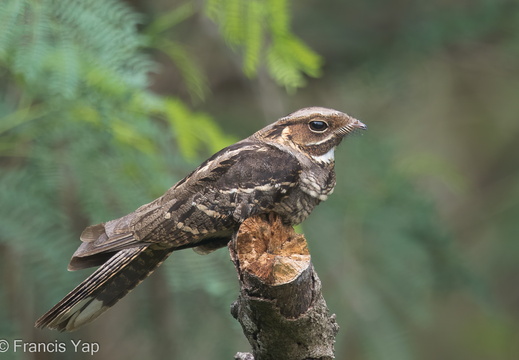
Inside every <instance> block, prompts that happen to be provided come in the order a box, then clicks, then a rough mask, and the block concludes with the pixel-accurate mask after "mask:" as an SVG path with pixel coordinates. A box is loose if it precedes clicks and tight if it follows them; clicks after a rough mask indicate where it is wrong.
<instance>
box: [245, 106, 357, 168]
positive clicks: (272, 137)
mask: <svg viewBox="0 0 519 360" xmlns="http://www.w3.org/2000/svg"><path fill="white" fill-rule="evenodd" d="M358 129H367V126H366V125H364V124H363V123H362V122H360V121H359V120H357V119H355V118H353V117H351V116H349V115H347V114H345V113H342V112H340V111H337V110H333V109H327V108H322V107H309V108H304V109H301V110H297V111H296V112H293V113H291V114H289V115H287V116H285V117H283V118H281V119H279V120H278V121H276V122H275V123H273V124H271V125H269V126H267V127H266V128H264V129H262V130H260V131H258V132H257V133H256V134H254V135H253V136H254V137H256V138H258V139H261V140H263V141H266V142H275V143H280V144H283V145H285V146H288V147H290V148H293V149H295V150H297V151H300V152H302V153H304V154H305V155H307V156H310V157H312V158H313V159H314V160H316V161H318V162H331V161H332V160H333V152H334V149H335V147H336V146H337V145H339V144H340V142H341V141H342V139H344V137H345V136H346V135H348V134H350V133H352V132H353V131H355V130H358Z"/></svg>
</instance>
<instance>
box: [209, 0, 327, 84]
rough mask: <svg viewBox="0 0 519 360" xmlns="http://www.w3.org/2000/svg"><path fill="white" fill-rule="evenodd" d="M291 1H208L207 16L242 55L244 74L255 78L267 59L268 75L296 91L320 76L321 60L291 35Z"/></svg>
mask: <svg viewBox="0 0 519 360" xmlns="http://www.w3.org/2000/svg"><path fill="white" fill-rule="evenodd" d="M289 10H290V9H289V2H288V0H280V1H278V0H268V1H259V0H249V1H241V0H209V1H207V2H206V13H207V14H208V16H209V17H210V18H211V19H213V20H214V21H215V22H216V23H218V24H219V25H220V28H221V30H222V34H223V36H224V38H225V39H226V40H227V42H228V43H229V44H230V45H231V46H232V47H233V48H236V49H239V50H241V51H242V53H243V72H244V73H245V75H247V76H249V77H252V76H254V75H256V73H257V71H258V67H259V66H260V64H261V63H262V60H264V59H265V58H264V57H266V64H267V68H268V72H269V74H270V75H271V76H272V77H273V79H274V80H275V81H276V83H278V84H279V85H280V86H284V87H285V88H286V89H287V90H289V91H293V90H295V89H296V88H298V87H301V86H303V85H304V84H305V76H313V77H316V76H319V74H320V68H321V65H322V59H321V58H320V57H319V55H317V54H316V53H315V52H313V51H312V50H311V49H310V48H309V47H308V46H306V45H304V44H303V42H302V41H301V40H299V39H298V38H297V37H296V36H295V35H293V34H292V32H291V31H290V15H289Z"/></svg>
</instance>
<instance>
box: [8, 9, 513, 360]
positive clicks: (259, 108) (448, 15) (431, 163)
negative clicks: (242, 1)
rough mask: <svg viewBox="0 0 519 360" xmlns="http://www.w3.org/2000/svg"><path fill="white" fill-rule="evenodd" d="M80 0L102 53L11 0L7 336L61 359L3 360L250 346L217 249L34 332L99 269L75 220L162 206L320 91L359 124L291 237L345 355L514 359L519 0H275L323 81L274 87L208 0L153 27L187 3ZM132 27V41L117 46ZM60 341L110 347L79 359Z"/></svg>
mask: <svg viewBox="0 0 519 360" xmlns="http://www.w3.org/2000/svg"><path fill="white" fill-rule="evenodd" d="M234 2H235V3H236V1H234ZM16 3H19V4H23V6H25V7H26V10H25V11H26V13H25V15H24V16H22V15H20V16H17V17H15V16H13V17H9V16H10V15H9V14H14V13H16V12H17V11H18V14H23V12H21V10H19V9H18V10H17V9H16V6H15V5H13V4H16ZM86 3H88V4H90V5H89V6H92V8H93V9H97V7H99V9H101V8H102V7H103V6H107V9H106V11H105V10H99V13H97V15H96V12H95V11H94V10H92V13H93V14H94V16H93V17H88V16H87V15H88V14H89V12H88V11H85V9H76V10H74V9H73V10H70V11H69V10H67V11H69V12H70V16H71V17H75V18H77V19H79V20H78V21H77V23H75V24H81V23H85V24H88V23H89V22H90V23H91V25H89V26H86V28H85V29H87V30H86V32H85V33H86V34H89V35H88V36H91V37H92V38H94V36H97V35H98V36H99V39H101V40H95V41H99V42H98V43H96V44H101V43H102V42H103V41H106V42H107V45H106V46H100V45H99V47H94V46H93V45H92V46H90V45H91V44H93V43H94V40H92V43H89V42H88V41H89V40H88V41H87V40H78V39H77V38H75V37H74V34H76V32H77V31H78V28H79V27H78V26H77V25H74V24H69V23H68V22H67V21H63V19H67V17H64V16H63V14H64V13H65V10H63V13H59V11H62V9H61V8H60V9H57V8H58V7H60V6H59V5H56V3H53V4H54V5H50V4H51V2H36V1H20V2H17V1H6V2H5V4H4V5H1V6H2V8H1V10H2V12H1V14H3V15H1V16H2V18H0V20H2V21H0V24H3V25H0V27H1V26H3V27H2V28H1V29H2V31H1V32H2V34H3V35H0V60H1V61H0V94H1V98H0V166H1V170H0V193H1V195H0V229H1V230H0V259H1V261H0V277H1V278H0V281H1V282H0V305H1V306H0V338H2V339H7V340H8V341H9V342H10V343H12V341H13V340H14V339H22V340H23V341H24V342H31V341H32V342H34V341H36V342H46V343H49V342H55V341H58V342H66V343H67V351H66V352H64V353H41V352H40V353H20V352H16V353H14V352H13V351H11V350H9V351H8V352H6V353H4V354H1V355H0V357H1V358H13V359H72V358H74V359H78V358H82V359H83V358H84V359H90V358H96V359H128V358H130V359H131V358H156V359H163V358H171V359H231V358H232V357H233V355H234V354H235V353H236V352H237V351H248V349H249V345H248V344H247V342H246V340H245V338H244V336H243V334H242V333H241V329H240V327H239V324H238V323H237V322H236V321H235V320H234V319H233V318H232V317H231V315H230V311H229V306H230V304H231V303H232V301H234V299H235V298H236V296H237V291H238V289H237V279H236V275H235V271H234V268H233V266H232V264H231V262H230V261H229V257H228V254H227V252H226V250H225V249H222V250H219V251H217V252H215V253H213V254H210V255H207V256H204V257H202V256H198V255H196V254H194V253H193V252H192V251H190V250H187V251H182V252H179V253H175V254H173V255H172V257H171V258H170V259H169V260H168V261H167V262H166V263H165V264H164V265H163V266H162V267H161V268H160V269H159V270H158V271H157V272H156V273H155V274H153V276H151V277H150V278H149V279H148V280H146V281H145V282H144V283H143V284H142V285H141V286H139V287H138V289H136V290H135V291H134V292H132V293H131V294H130V295H129V296H128V297H127V298H125V299H124V300H122V301H121V302H120V303H118V304H117V306H116V307H114V308H113V309H111V310H110V311H109V312H108V313H106V314H105V315H103V316H102V317H101V318H100V319H99V320H97V321H96V322H94V323H93V324H91V325H89V326H87V327H85V328H84V329H81V330H79V331H77V332H75V333H72V334H59V333H57V332H51V331H49V330H36V329H33V328H32V324H33V322H34V321H35V320H36V318H37V317H38V316H39V315H41V314H42V313H43V312H45V311H46V310H47V309H48V308H49V307H50V306H52V305H54V303H55V302H56V301H58V300H59V299H61V297H62V296H64V295H65V294H66V293H67V292H68V291H69V290H71V289H72V288H73V286H75V285H76V284H77V283H79V282H80V281H81V280H82V279H84V278H85V277H86V276H87V275H88V273H89V272H88V271H83V272H79V273H68V272H67V271H66V265H67V263H68V260H69V258H70V255H71V254H72V252H73V251H74V249H75V248H76V247H77V246H78V244H79V240H78V238H79V234H80V233H81V231H82V229H83V228H84V227H85V226H87V225H89V224H92V223H97V222H100V221H105V220H109V219H112V218H115V217H118V216H122V215H124V214H126V213H128V212H130V211H132V210H134V209H135V208H136V207H138V206H139V205H141V204H143V203H146V202H148V201H151V200H153V199H154V198H155V197H157V196H160V195H161V194H162V193H163V192H164V191H165V190H166V189H167V188H168V187H170V186H171V185H173V184H174V183H175V182H176V181H178V180H179V179H181V178H182V177H183V176H185V175H186V174H187V173H188V172H189V171H190V170H192V169H193V168H194V167H195V166H196V165H198V163H200V162H201V161H202V160H204V159H205V158H206V157H207V156H209V155H210V154H211V153H212V152H214V151H216V150H218V149H220V148H222V147H223V146H225V145H228V144H231V143H232V142H233V141H236V140H238V139H241V138H243V137H246V136H248V135H250V134H251V133H252V132H254V131H256V130H258V129H260V128H261V127H263V126H265V125H266V124H268V123H270V122H272V121H274V120H276V119H277V118H279V117H281V116H283V115H285V114H287V113H289V112H291V111H294V110H296V109H298V108H301V107H306V106H313V105H316V106H325V107H331V108H335V109H337V110H341V111H344V112H347V113H349V114H350V115H353V116H355V117H357V118H359V119H361V120H362V121H363V122H364V123H366V124H367V125H368V127H369V130H368V131H367V132H363V133H362V134H361V135H360V136H352V137H349V138H348V139H347V140H346V141H345V142H343V144H342V145H341V147H340V148H339V149H338V151H337V152H336V169H337V179H338V184H337V187H336V189H335V193H334V194H333V196H332V197H331V198H330V199H329V200H328V201H327V202H326V203H324V204H322V205H320V206H319V207H318V208H317V209H316V210H315V211H314V212H313V214H312V215H311V216H310V218H309V219H308V220H307V221H306V222H305V223H304V224H303V225H302V226H301V227H300V229H299V230H300V231H302V232H304V233H305V236H306V238H307V240H308V242H309V246H310V251H311V254H312V259H313V263H314V265H315V267H316V270H317V272H318V274H319V276H320V278H321V281H322V283H323V292H324V296H325V299H326V300H327V302H328V305H329V308H330V310H331V311H332V312H334V313H336V314H337V321H338V323H339V325H340V326H341V330H340V332H339V335H338V337H337V343H336V350H337V359H348V360H357V359H358V360H361V359H368V360H371V359H381V360H382V359H383V360H391V359H395V360H406V359H424V360H428V359H430V360H436V359H456V360H463V359H467V360H469V359H470V360H487V359H500V360H515V359H518V358H519V325H518V324H519V321H518V320H519V286H518V273H519V241H518V240H519V239H518V235H519V231H518V218H519V203H518V199H519V176H518V175H519V166H518V165H519V163H518V153H519V145H518V144H519V143H518V141H517V135H519V121H518V120H519V119H518V114H519V101H518V100H519V81H518V79H519V62H518V58H519V4H518V3H517V2H516V1H512V0H510V1H506V0H497V1H483V0H474V1H463V0H456V1H441V0H438V1H432V2H431V1H378V0H367V1H366V0H365V1H347V2H331V1H328V2H323V1H304V2H299V1H297V2H296V1H294V2H291V3H285V2H284V1H279V2H278V3H279V4H280V5H284V4H285V5H286V4H288V7H287V8H284V9H285V10H284V11H285V12H284V13H286V14H287V16H288V17H291V20H292V21H291V34H295V35H296V36H298V37H299V38H300V39H301V40H302V41H303V42H304V43H305V44H306V45H307V46H308V47H309V48H311V49H313V51H315V53H317V54H319V55H320V57H321V58H320V59H321V64H322V66H319V65H318V64H319V62H316V64H317V65H316V66H317V68H319V69H320V74H319V76H305V80H306V84H305V86H302V87H300V88H299V89H296V87H291V86H290V84H288V85H287V84H285V86H280V85H279V84H276V82H275V81H274V80H272V77H271V76H270V75H269V71H268V66H267V65H265V64H266V62H265V60H264V59H263V60H261V59H260V60H259V62H258V67H257V69H256V71H255V72H252V73H249V75H250V76H246V75H245V74H244V70H243V68H242V64H243V54H244V52H243V51H242V50H243V46H242V44H238V43H234V44H233V43H232V41H229V38H228V36H227V37H226V35H225V34H224V33H223V32H222V31H220V30H219V29H221V28H222V27H221V23H220V27H219V26H218V25H217V24H215V22H214V19H213V20H211V19H209V18H208V17H207V16H206V13H205V10H206V9H207V8H206V6H209V5H210V4H209V3H218V2H217V1H212V2H208V3H206V2H193V3H192V4H191V3H188V4H190V6H192V7H191V8H189V9H190V10H189V11H187V12H186V14H187V15H185V16H184V15H182V13H181V12H179V13H177V15H178V14H180V15H178V16H177V17H178V19H177V20H178V21H177V20H174V19H173V20H171V19H170V21H169V22H166V26H164V27H163V28H162V30H161V31H160V32H159V33H160V34H159V35H157V33H153V31H151V30H150V27H151V29H153V28H152V26H153V24H157V22H156V21H157V19H160V18H161V16H162V15H164V14H168V13H170V12H171V11H174V10H175V9H178V8H181V7H182V5H183V4H184V3H181V2H178V1H163V0H162V1H161V0H154V1H130V2H129V3H126V5H128V6H123V5H121V6H120V7H119V5H117V4H119V3H116V2H106V3H110V4H112V3H113V4H112V5H110V7H108V5H100V2H98V3H97V4H96V2H95V1H89V2H85V4H86ZM220 3H221V4H224V5H225V4H228V5H229V4H230V5H229V6H231V5H232V3H233V1H227V2H226V1H220ZM271 3H273V4H274V3H276V1H274V0H273V1H271ZM45 6H49V9H50V8H52V9H53V10H52V11H53V12H51V13H50V14H51V15H52V16H51V15H48V14H47V13H45V11H44V9H45ZM85 6H87V5H85ZM65 7H66V6H63V8H65ZM55 8H56V9H57V10H56V9H55ZM54 11H55V12H54ZM96 11H97V10H96ZM101 11H103V14H111V13H112V12H113V13H115V14H117V13H121V12H123V13H124V14H125V16H124V17H122V18H116V19H115V20H113V19H111V18H104V19H103V18H102V16H103V14H102V13H101ZM135 13H139V14H141V17H140V18H139V19H140V20H139V25H137V27H136V26H135V19H134V17H133V16H134V15H133V14H135ZM42 14H43V15H42ZM45 14H47V15H45ZM56 14H61V17H60V15H56ZM67 14H69V13H67ZM85 14H87V15H85ZM173 14H175V13H174V12H173ZM45 16H48V18H49V19H50V20H49V22H48V23H45V22H43V21H42V19H45ZM67 16H68V15H67ZM107 16H108V15H107ZM83 17H84V18H83ZM96 18H99V19H101V21H104V22H105V24H106V23H110V24H112V25H113V29H112V28H110V27H109V26H105V25H103V24H100V23H96V21H94V20H95V19H96ZM13 19H14V20H13ZM56 19H58V20H56ZM8 20H9V21H11V20H12V21H11V22H9V21H8ZM53 21H56V23H58V24H60V26H62V28H61V29H68V28H67V26H72V28H71V29H72V30H70V34H72V35H70V36H71V38H70V39H69V38H68V37H67V35H66V34H67V31H62V32H61V33H60V32H59V31H58V32H56V33H54V32H53V31H54V30H48V29H53V28H52V24H54V23H53ZM35 24H36V25H38V26H36V25H35ZM42 24H43V25H42ZM49 24H51V25H49ZM125 24H126V25H128V26H129V30H128V35H127V36H125V37H124V38H120V39H119V38H115V36H112V37H113V38H114V39H112V40H113V42H112V43H108V40H107V39H111V34H112V33H115V32H116V31H119V30H120V29H123V28H124V26H125ZM33 25H34V26H33ZM118 26H119V30H118ZM46 27H48V28H46ZM136 28H137V29H138V32H135V29H136ZM20 29H21V30H20ZM28 29H30V31H29V30H28ZM19 30H20V31H21V32H20V31H19ZM101 30H102V31H101ZM111 32H112V33H111ZM19 33H20V34H21V35H19ZM17 34H18V35H19V36H20V37H19V39H22V42H21V43H20V40H18V41H17V42H16V44H15V39H17V38H16V36H18V35H17ZM38 34H45V35H42V36H41V39H43V40H41V39H40V38H39V37H38ZM63 34H65V35H63ZM222 34H223V35H222ZM60 36H61V38H60ZM88 36H87V35H85V38H88ZM140 36H143V37H145V36H148V38H147V39H148V40H146V41H147V42H146V41H144V43H145V44H147V46H146V45H144V46H143V45H142V43H139V41H141V40H142V38H140ZM265 38H266V40H265V43H264V46H265V47H266V46H267V45H268V43H269V41H272V40H271V38H270V36H269V35H268V34H266V35H265ZM274 38H275V37H274V36H273V37H272V39H274ZM56 39H58V40H59V41H58V40H56ZM131 39H134V41H135V43H131V42H130V40H131ZM139 39H140V40H139ZM150 39H151V40H150ZM38 41H41V44H43V45H38V44H40V43H39V42H38ZM82 41H83V42H82ZM132 41H133V40H132ZM165 41H166V42H167V41H171V42H173V43H174V44H177V45H178V46H181V47H182V49H181V50H178V49H177V48H174V46H170V47H168V46H169V45H168V46H165V45H164V44H165ZM56 43H58V44H60V46H61V47H58V46H57V45H56ZM34 44H37V45H38V46H36V45H34ZM63 44H65V45H63ZM110 44H111V45H110ZM118 44H120V46H119V45H118ZM161 44H162V45H161ZM170 45H171V44H170ZM89 46H90V47H89ZM123 47H124V49H123ZM165 49H169V50H170V51H169V52H168V51H165ZM175 49H176V50H175ZM111 51H112V52H113V55H111ZM121 51H127V53H125V54H122V53H121ZM182 51H185V54H184V55H185V56H184V55H182ZM77 54H80V56H78V55H77ZM83 54H84V58H85V59H91V61H90V62H88V63H87V65H85V64H83V63H82V61H83V60H84V59H83ZM121 54H122V55H121ZM175 54H176V55H175ZM186 54H187V55H186ZM183 56H184V57H183ZM182 59H183V60H182ZM117 61H119V62H117ZM112 63H113V64H112ZM75 64H77V65H75ZM99 64H101V65H99ZM103 64H106V67H104V65H103ZM121 64H122V65H121ZM190 64H191V65H193V66H194V67H195V70H193V69H191V70H190V68H189V65H190ZM112 65H113V66H112ZM314 65H315V64H314ZM99 69H101V70H99ZM186 69H187V70H186ZM96 70H99V72H96ZM190 71H191V72H190ZM245 73H247V72H246V71H245ZM186 74H187V75H186ZM189 74H191V75H189ZM311 75H312V74H311ZM313 75H318V74H317V73H315V74H313ZM118 76H119V77H118ZM287 89H288V91H287ZM150 94H155V95H153V96H157V95H158V97H156V98H150V96H152V95H150ZM164 99H169V100H168V101H169V102H165V101H164ZM164 104H166V105H167V106H166V105H164ZM161 106H162V107H161ZM159 108H160V109H159ZM157 109H159V110H157ZM70 339H76V340H77V339H81V340H82V341H84V342H96V343H99V345H100V352H99V353H97V354H95V355H94V356H91V355H84V354H74V353H73V351H72V349H73V348H72V347H71V346H70V343H69V341H70Z"/></svg>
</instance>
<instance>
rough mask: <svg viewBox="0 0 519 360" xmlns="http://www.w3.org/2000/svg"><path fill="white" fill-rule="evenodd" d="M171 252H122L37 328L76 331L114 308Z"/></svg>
mask: <svg viewBox="0 0 519 360" xmlns="http://www.w3.org/2000/svg"><path fill="white" fill-rule="evenodd" d="M171 251H172V249H162V248H153V247H152V246H141V247H136V248H130V249H125V250H121V251H119V252H117V253H115V255H114V256H112V257H111V258H110V259H109V260H108V261H107V262H106V263H104V264H103V265H102V266H101V267H100V268H99V269H97V270H96V271H95V272H94V273H93V274H92V275H90V276H89V277H88V278H87V279H86V280H85V281H83V282H82V283H81V284H79V285H78V286H77V287H76V288H75V289H74V290H72V291H71V292H70V293H69V294H68V295H67V296H65V297H64V298H63V299H62V300H61V301H60V302H58V303H57V304H56V305H55V306H54V307H53V308H52V309H50V310H49V311H48V312H47V313H45V314H44V315H43V316H42V317H40V318H39V319H38V320H37V321H36V324H35V326H36V327H38V328H44V327H48V328H50V329H57V330H60V331H73V330H76V329H77V328H79V327H80V326H83V325H85V324H87V323H89V322H91V321H93V320H94V319H96V318H97V317H98V316H99V315H101V314H102V313H103V312H105V311H106V310H107V309H108V308H110V307H111V306H113V305H114V304H115V303H116V302H117V301H119V300H120V299H121V298H123V297H124V296H125V295H126V294H127V293H129V292H130V291H131V290H132V289H133V288H135V287H136V286H137V285H138V284H140V283H141V282H142V280H144V279H145V278H146V277H147V276H148V275H150V274H151V273H152V272H153V270H155V269H156V268H157V266H159V265H160V264H162V262H163V261H164V260H165V259H166V258H167V257H168V255H169V254H170V253H171Z"/></svg>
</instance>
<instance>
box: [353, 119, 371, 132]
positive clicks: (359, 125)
mask: <svg viewBox="0 0 519 360" xmlns="http://www.w3.org/2000/svg"><path fill="white" fill-rule="evenodd" d="M352 126H353V127H354V128H355V129H361V130H367V129H368V126H367V125H366V124H364V123H363V122H362V121H360V120H357V119H353V124H352Z"/></svg>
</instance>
